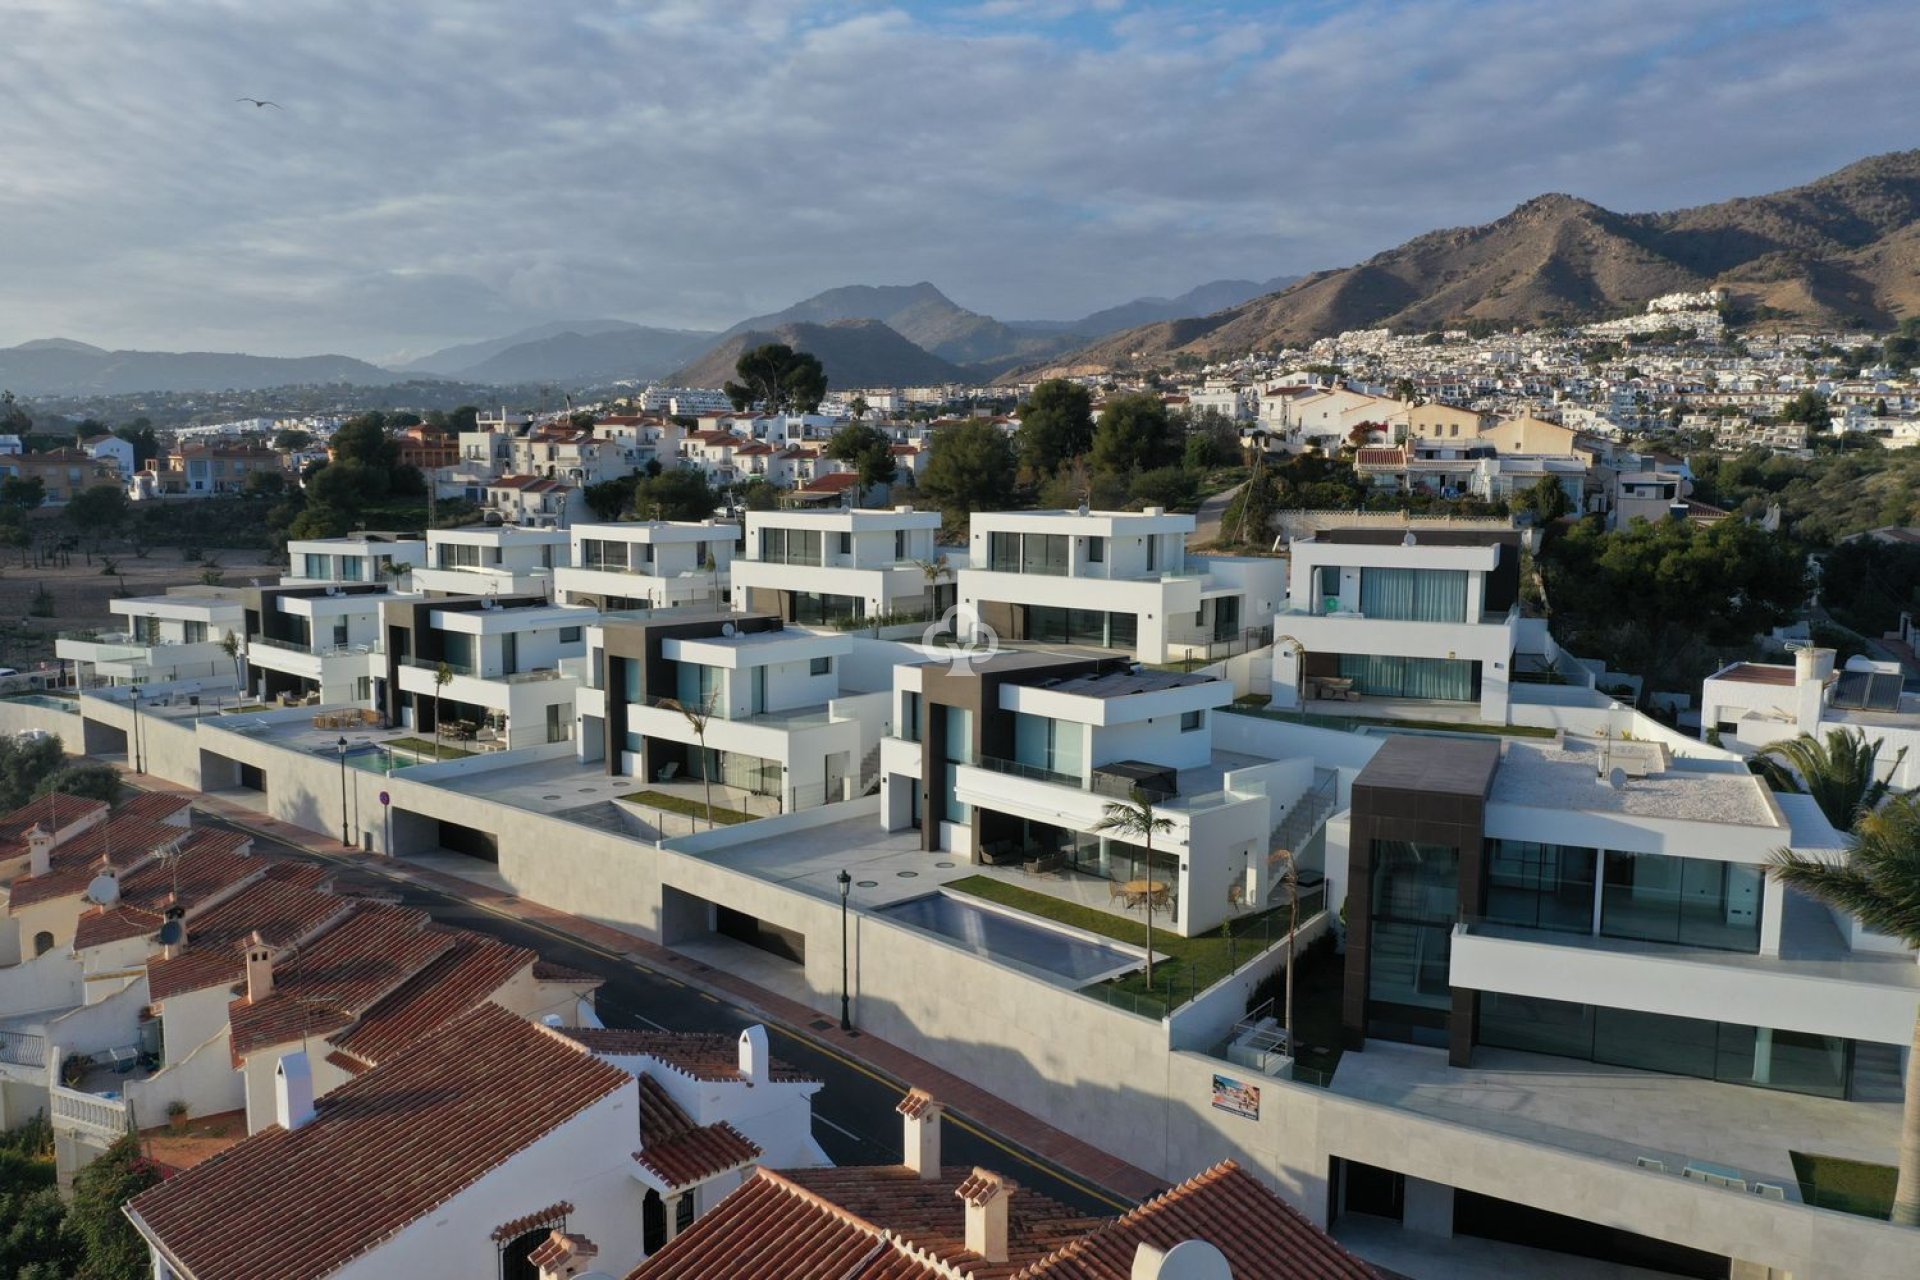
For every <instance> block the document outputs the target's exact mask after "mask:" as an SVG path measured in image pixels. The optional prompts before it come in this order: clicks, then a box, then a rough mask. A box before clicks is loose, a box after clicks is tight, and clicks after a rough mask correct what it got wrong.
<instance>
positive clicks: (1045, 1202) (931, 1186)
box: [780, 1165, 1101, 1280]
mask: <svg viewBox="0 0 1920 1280" xmlns="http://www.w3.org/2000/svg"><path fill="white" fill-rule="evenodd" d="M980 1172H981V1171H980V1170H977V1169H975V1168H973V1167H972V1166H971V1165H968V1166H965V1167H961V1168H946V1169H942V1170H941V1171H940V1176H939V1177H938V1178H921V1177H920V1176H919V1175H918V1174H916V1173H914V1172H913V1171H912V1170H910V1169H907V1168H905V1167H904V1166H902V1165H885V1166H880V1167H877V1168H876V1167H866V1168H844V1169H787V1170H782V1171H781V1175H780V1176H781V1177H783V1178H786V1179H788V1180H790V1181H792V1182H793V1183H794V1184H795V1185H797V1186H799V1187H802V1188H804V1189H806V1190H808V1191H811V1192H813V1193H814V1194H815V1195H817V1196H819V1197H821V1198H822V1199H823V1200H827V1201H830V1202H831V1203H833V1204H834V1205H837V1206H839V1208H840V1209H842V1210H843V1211H845V1212H847V1213H849V1214H852V1215H853V1216H854V1217H856V1218H859V1219H861V1220H862V1221H864V1222H868V1223H873V1224H875V1225H877V1226H879V1227H881V1228H883V1229H885V1230H888V1231H891V1232H892V1233H893V1234H894V1235H895V1236H896V1237H898V1238H900V1239H901V1240H904V1241H905V1242H907V1243H908V1244H911V1245H912V1246H913V1247H914V1248H916V1249H919V1250H921V1251H923V1252H925V1253H927V1254H930V1255H932V1256H933V1257H935V1258H938V1259H940V1260H941V1261H942V1262H945V1263H947V1264H949V1265H951V1266H953V1267H955V1268H957V1269H959V1270H961V1271H963V1272H965V1273H966V1274H968V1275H970V1276H973V1277H975V1280H1003V1278H1004V1277H1010V1276H1013V1275H1015V1274H1016V1273H1018V1272H1019V1271H1020V1269H1021V1268H1022V1267H1026V1266H1031V1265H1032V1264H1034V1263H1036V1262H1038V1261H1040V1260H1041V1259H1042V1258H1044V1257H1046V1256H1047V1255H1048V1254H1050V1253H1052V1252H1053V1251H1054V1250H1056V1249H1058V1248H1059V1247H1060V1246H1062V1245H1064V1244H1066V1243H1067V1242H1068V1241H1070V1240H1074V1239H1076V1238H1078V1237H1079V1236H1081V1235H1083V1234H1084V1233H1086V1232H1087V1231H1088V1230H1090V1229H1091V1228H1093V1227H1095V1226H1097V1225H1099V1223H1100V1221H1101V1220H1100V1219H1097V1218H1089V1217H1086V1216H1085V1215H1083V1214H1082V1213H1081V1212H1080V1211H1079V1210H1077V1209H1071V1208H1069V1207H1067V1206H1066V1205H1063V1204H1061V1203H1059V1202H1058V1201H1056V1200H1052V1199H1049V1198H1048V1197H1046V1196H1044V1195H1041V1194H1040V1193H1039V1192H1037V1191H1031V1190H1028V1189H1026V1188H1024V1187H1022V1188H1018V1189H1013V1190H1011V1195H1010V1198H1009V1200H1008V1202H1007V1261H1006V1262H1004V1263H989V1262H987V1261H985V1260H984V1259H982V1258H981V1257H980V1255H978V1254H976V1253H973V1252H971V1251H970V1250H968V1248H967V1244H966V1240H967V1225H966V1224H967V1206H966V1203H965V1202H964V1201H963V1200H962V1199H961V1198H960V1196H959V1194H957V1192H958V1191H959V1190H970V1191H975V1192H977V1191H978V1190H979V1189H980V1188H981V1183H980V1182H979V1181H978V1175H979V1174H980ZM1002 1185H1003V1186H1005V1187H1007V1188H1013V1183H1012V1182H1011V1181H1008V1180H1003V1181H1002ZM862 1274H866V1273H862ZM874 1274H888V1275H890V1274H891V1273H890V1272H876V1273H874ZM904 1274H908V1275H917V1274H919V1273H918V1272H906V1273H904ZM796 1280H797V1277H796Z"/></svg>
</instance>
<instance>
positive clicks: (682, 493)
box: [633, 467, 720, 520]
mask: <svg viewBox="0 0 1920 1280" xmlns="http://www.w3.org/2000/svg"><path fill="white" fill-rule="evenodd" d="M719 505H720V495H719V494H717V493H715V492H714V491H713V486H712V485H710V484H708V483H707V477H706V473H705V472H703V471H701V470H699V469H698V468H697V467H673V468H670V469H668V470H665V471H662V472H661V473H660V474H659V475H657V476H645V475H643V476H641V477H640V478H639V479H638V480H636V481H635V482H634V486H633V509H634V512H635V514H637V515H638V516H639V517H640V518H641V519H642V520H705V519H707V518H708V517H709V516H711V515H712V514H713V510H714V508H715V507H717V506H719Z"/></svg>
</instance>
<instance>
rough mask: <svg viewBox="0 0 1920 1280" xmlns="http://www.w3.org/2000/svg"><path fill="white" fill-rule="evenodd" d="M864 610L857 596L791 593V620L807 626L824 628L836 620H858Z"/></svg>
mask: <svg viewBox="0 0 1920 1280" xmlns="http://www.w3.org/2000/svg"><path fill="white" fill-rule="evenodd" d="M865 615H866V609H865V607H864V605H863V603H862V601H861V599H860V597H859V596H840V595H834V594H832V593H831V592H825V591H796V592H794V593H793V620H794V621H795V622H799V623H804V624H806V625H808V626H814V627H819V626H825V625H826V624H827V623H829V622H832V621H834V620H835V619H837V618H859V617H864V616H865Z"/></svg>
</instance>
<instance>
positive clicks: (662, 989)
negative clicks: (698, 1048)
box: [194, 812, 1132, 1214]
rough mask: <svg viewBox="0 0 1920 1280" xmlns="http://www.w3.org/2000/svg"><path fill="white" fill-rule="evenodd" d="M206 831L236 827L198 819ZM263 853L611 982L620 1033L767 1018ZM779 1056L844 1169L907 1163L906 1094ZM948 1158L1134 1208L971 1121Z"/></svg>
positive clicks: (848, 1070) (492, 919) (408, 893)
mask: <svg viewBox="0 0 1920 1280" xmlns="http://www.w3.org/2000/svg"><path fill="white" fill-rule="evenodd" d="M194 821H195V823H196V824H200V825H206V826H234V825H236V824H232V823H228V822H226V821H224V820H222V819H219V818H216V817H213V816H211V815H209V814H205V813H199V812H196V814H195V817H194ZM248 834H249V835H251V836H253V839H254V850H255V852H257V853H261V854H265V855H268V856H273V857H286V858H299V859H306V860H310V861H311V860H318V861H321V862H326V863H330V864H332V865H335V866H338V867H341V868H343V869H344V873H343V875H342V876H341V877H340V879H341V881H342V882H343V883H348V882H351V883H354V884H358V885H363V886H367V887H370V888H374V887H377V888H378V889H379V890H380V891H381V892H383V893H386V894H397V895H398V897H399V900H400V901H401V902H402V903H403V904H405V905H406V906H410V907H417V908H419V909H421V910H423V911H426V912H429V913H430V914H431V915H432V916H433V918H434V919H435V920H437V921H440V922H442V923H444V924H449V925H455V926H458V927H460V928H463V929H471V930H473V931H474V932H475V933H484V934H487V935H488V936H490V937H495V938H499V939H502V940H503V941H506V942H511V943H514V944H516V945H518V946H523V947H528V948H531V949H533V950H535V951H537V952H539V953H540V955H542V956H544V957H545V958H546V959H548V960H551V961H554V962H555V963H558V964H563V965H567V966H568V967H570V968H574V969H580V970H584V971H585V972H588V973H592V974H596V975H598V976H600V977H602V978H605V979H606V984H605V985H604V986H602V987H601V988H600V991H599V994H598V996H597V998H596V1001H595V1007H596V1009H597V1010H598V1012H599V1015H600V1019H601V1021H603V1022H605V1023H606V1024H607V1025H608V1026H610V1027H650V1028H654V1029H656V1030H666V1031H719V1032H726V1033H728V1034H730V1035H732V1034H738V1033H739V1032H740V1031H741V1030H742V1029H744V1028H746V1027H749V1026H751V1025H753V1024H754V1023H756V1022H763V1021H764V1019H761V1018H759V1017H756V1016H755V1015H753V1014H752V1013H750V1012H748V1011H747V1010H746V1009H744V1008H741V1007H740V1006H738V1005H735V1004H732V1003H729V1002H727V1001H725V1000H722V999H720V998H718V997H715V996H713V995H709V994H708V993H706V992H704V991H700V990H698V989H696V988H694V987H690V986H688V985H687V984H685V983H683V982H681V981H679V980H678V979H676V978H674V977H671V976H669V975H667V974H664V973H661V972H658V971H656V970H654V969H651V968H649V967H647V966H645V965H642V964H637V963H635V962H633V961H631V960H628V959H627V958H625V957H624V956H621V955H618V954H616V953H614V952H611V951H606V950H602V949H601V948H599V947H597V946H593V945H591V944H588V943H584V942H581V941H579V940H577V939H575V938H572V937H569V936H567V935H566V934H562V933H559V932H556V931H553V930H550V929H547V928H545V927H544V926H541V925H538V924H531V923H528V922H526V921H523V920H518V919H514V918H512V917H510V916H504V915H500V914H497V913H495V912H493V911H491V910H489V909H487V908H484V907H481V906H478V905H476V904H474V903H472V902H469V901H467V900H466V899H463V898H460V897H457V896H455V895H453V894H449V893H443V892H441V891H439V890H437V889H433V888H430V887H427V886H424V885H420V884H417V883H414V882H411V881H408V880H404V879H401V878H398V877H393V876H388V875H385V874H382V873H381V872H380V871H379V870H377V869H375V868H372V867H369V866H368V864H365V863H359V862H354V861H350V860H348V859H344V858H330V857H326V856H325V855H319V854H313V853H309V852H308V851H306V850H304V849H296V848H294V847H293V846H292V845H288V844H285V843H282V842H281V841H278V840H275V839H273V838H271V837H270V836H267V835H264V834H262V833H260V832H257V831H249V832H248ZM767 1033H768V1038H769V1041H770V1046H771V1048H772V1050H773V1052H774V1054H775V1055H776V1056H777V1057H779V1058H781V1059H782V1060H784V1061H786V1062H789V1063H792V1064H793V1065H794V1066H796V1067H799V1068H801V1069H802V1070H804V1071H806V1072H808V1073H809V1074H811V1075H813V1076H815V1077H816V1078H818V1079H820V1080H822V1081H824V1082H825V1087H824V1088H822V1089H821V1090H820V1092H819V1093H818V1094H816V1095H815V1096H814V1100H813V1134H814V1138H815V1140H816V1141H818V1142H819V1144H820V1146H821V1148H822V1149H823V1150H825V1151H826V1153H827V1155H828V1157H829V1158H831V1159H832V1160H833V1162H834V1163H835V1164H836V1165H855V1164H897V1163H899V1162H900V1160H901V1158H902V1149H901V1121H900V1117H899V1116H898V1115H897V1114H895V1112H894V1106H895V1105H896V1104H897V1103H898V1102H899V1101H900V1099H901V1098H902V1097H903V1096H904V1095H905V1092H906V1091H905V1090H904V1089H903V1088H901V1087H900V1086H899V1085H897V1084H895V1083H894V1082H893V1081H891V1080H889V1079H887V1078H886V1077H884V1076H881V1075H879V1074H878V1073H876V1072H875V1071H873V1069H871V1068H869V1067H868V1066H866V1065H865V1064H864V1063H860V1062H856V1061H854V1060H852V1059H850V1058H845V1057H842V1056H841V1055H840V1054H838V1053H836V1052H834V1051H833V1050H831V1049H828V1048H827V1047H825V1046H823V1045H820V1044H817V1043H815V1042H814V1041H812V1040H808V1039H805V1038H803V1037H801V1036H797V1035H795V1034H793V1033H792V1032H790V1031H787V1030H785V1029H784V1028H782V1027H779V1026H777V1025H775V1024H772V1023H768V1024H767ZM941 1145H942V1148H943V1149H942V1152H941V1155H942V1158H943V1161H944V1162H945V1163H946V1164H949V1165H983V1166H986V1167H988V1168H991V1169H995V1170H997V1171H999V1172H1002V1173H1006V1174H1009V1175H1011V1176H1012V1177H1013V1178H1014V1180H1015V1181H1017V1182H1019V1183H1020V1184H1021V1185H1023V1186H1026V1187H1029V1188H1031V1189H1033V1190H1034V1191H1037V1192H1039V1193H1040V1194H1042V1195H1046V1196H1050V1197H1052V1198H1053V1199H1055V1200H1058V1201H1060V1202H1061V1203H1063V1204H1068V1205H1072V1206H1074V1207H1076V1208H1078V1209H1082V1210H1084V1211H1086V1212H1088V1213H1092V1214H1113V1213H1117V1212H1121V1211H1123V1210H1125V1209H1128V1208H1131V1207H1132V1203H1131V1202H1130V1201H1127V1200H1124V1199H1122V1198H1119V1197H1116V1196H1114V1195H1112V1194H1111V1193H1109V1192H1106V1191H1104V1190H1100V1189H1096V1188H1094V1187H1092V1186H1090V1185H1089V1184H1087V1183H1086V1182H1084V1181H1082V1180H1081V1179H1079V1178H1077V1177H1075V1176H1074V1175H1072V1174H1069V1173H1067V1172H1065V1171H1064V1170H1061V1169H1059V1168H1057V1167H1055V1166H1054V1165H1052V1164H1049V1163H1047V1162H1046V1161H1044V1160H1042V1159H1040V1158H1039V1157H1038V1156H1035V1155H1033V1154H1032V1153H1031V1152H1028V1151H1025V1150H1023V1149H1022V1148H1020V1147H1019V1145H1018V1144H1017V1143H1015V1142H1013V1141H1011V1140H1009V1139H1007V1138H1005V1137H1002V1136H1000V1135H998V1134H994V1133H991V1132H989V1131H987V1130H985V1129H982V1128H980V1127H979V1126H977V1125H975V1124H974V1123H973V1122H972V1121H971V1120H967V1119H961V1118H958V1117H955V1116H954V1115H953V1113H952V1112H949V1113H948V1114H947V1119H946V1124H945V1133H944V1134H943V1135H942V1143H941Z"/></svg>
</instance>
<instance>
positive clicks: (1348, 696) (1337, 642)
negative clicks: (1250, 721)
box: [1273, 528, 1520, 724]
mask: <svg viewBox="0 0 1920 1280" xmlns="http://www.w3.org/2000/svg"><path fill="white" fill-rule="evenodd" d="M1289 552H1290V561H1289V564H1290V569H1289V582H1288V592H1287V604H1286V608H1285V609H1284V610H1282V611H1281V612H1280V614H1279V616H1277V617H1276V618H1275V619H1274V651H1273V701H1274V704H1275V705H1277V706H1282V707H1299V706H1303V705H1305V704H1309V703H1313V702H1315V701H1316V700H1321V699H1328V698H1331V699H1334V700H1336V701H1340V702H1347V701H1353V700H1360V701H1363V702H1365V701H1371V700H1373V699H1403V700H1417V701H1425V702H1437V703H1457V704H1460V710H1461V711H1462V712H1469V713H1470V712H1471V711H1472V710H1473V709H1474V708H1476V707H1477V709H1478V713H1479V718H1480V719H1482V720H1486V721H1489V722H1491V723H1494V724H1505V723H1507V713H1508V700H1509V696H1510V694H1509V688H1510V684H1511V681H1512V679H1513V663H1514V652H1515V649H1516V647H1517V643H1518V619H1519V599H1520V535H1519V533H1518V532H1499V531H1489V530H1452V529H1444V528H1441V529H1428V528H1420V529H1417V530H1407V531H1402V530H1398V529H1365V528H1347V529H1325V530H1321V531H1320V532H1318V533H1316V534H1314V535H1313V536H1312V537H1310V538H1296V539H1294V541H1293V543H1292V544H1291V546H1290V548H1289Z"/></svg>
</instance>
